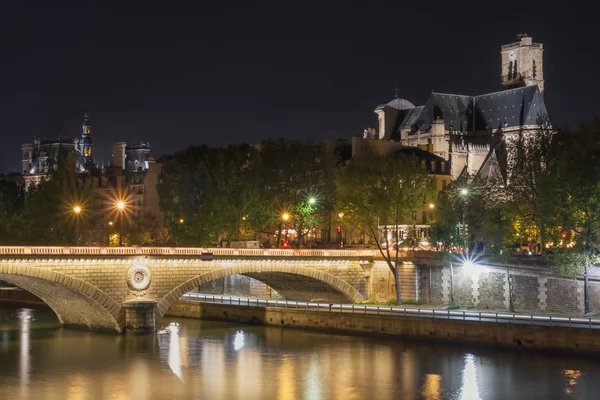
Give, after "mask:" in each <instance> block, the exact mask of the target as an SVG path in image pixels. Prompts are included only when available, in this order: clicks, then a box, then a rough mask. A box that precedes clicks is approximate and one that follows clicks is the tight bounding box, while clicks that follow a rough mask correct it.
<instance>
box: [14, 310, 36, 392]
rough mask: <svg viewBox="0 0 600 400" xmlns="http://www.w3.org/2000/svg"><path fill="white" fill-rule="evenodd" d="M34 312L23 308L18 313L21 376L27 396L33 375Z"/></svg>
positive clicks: (22, 386)
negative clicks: (31, 363) (30, 351)
mask: <svg viewBox="0 0 600 400" xmlns="http://www.w3.org/2000/svg"><path fill="white" fill-rule="evenodd" d="M32 311H33V310H30V309H29V308H23V309H21V310H19V311H18V312H17V318H18V320H19V330H20V333H19V344H20V352H19V376H20V378H21V394H22V395H24V396H26V395H27V391H28V389H29V378H30V374H31V365H30V354H29V347H30V346H31V337H30V333H31V322H32V320H33V315H32Z"/></svg>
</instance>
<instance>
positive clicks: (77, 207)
mask: <svg viewBox="0 0 600 400" xmlns="http://www.w3.org/2000/svg"><path fill="white" fill-rule="evenodd" d="M73 212H74V213H75V235H77V239H76V242H77V245H79V214H81V206H78V205H76V206H74V207H73Z"/></svg>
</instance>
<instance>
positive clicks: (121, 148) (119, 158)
mask: <svg viewBox="0 0 600 400" xmlns="http://www.w3.org/2000/svg"><path fill="white" fill-rule="evenodd" d="M126 146H127V143H125V142H119V143H114V144H113V153H112V161H113V165H114V166H115V167H116V168H120V169H125V147H126Z"/></svg>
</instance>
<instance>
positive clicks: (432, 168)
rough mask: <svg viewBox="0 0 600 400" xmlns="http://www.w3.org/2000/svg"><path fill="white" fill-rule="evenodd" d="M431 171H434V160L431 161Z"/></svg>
mask: <svg viewBox="0 0 600 400" xmlns="http://www.w3.org/2000/svg"><path fill="white" fill-rule="evenodd" d="M431 172H435V161H432V162H431Z"/></svg>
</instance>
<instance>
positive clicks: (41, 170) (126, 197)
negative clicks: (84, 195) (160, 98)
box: [5, 114, 162, 245]
mask: <svg viewBox="0 0 600 400" xmlns="http://www.w3.org/2000/svg"><path fill="white" fill-rule="evenodd" d="M92 150H93V140H92V126H91V123H90V120H89V116H88V115H87V114H85V115H84V119H83V123H82V125H81V132H80V135H79V137H75V138H64V139H63V138H56V139H40V138H34V140H33V143H26V144H23V145H21V155H22V158H21V175H20V176H19V177H18V178H19V179H18V182H17V183H19V184H22V185H24V187H25V190H28V189H29V188H31V187H32V186H35V185H38V184H40V183H41V182H42V180H43V179H44V178H45V177H47V175H48V173H49V172H50V171H51V170H52V168H55V166H56V165H57V161H58V158H59V157H60V156H63V157H67V156H68V155H70V154H75V155H76V157H75V162H76V170H77V188H78V189H79V190H80V191H82V192H83V191H89V190H90V189H91V190H92V191H93V192H94V194H93V196H91V198H93V199H94V200H93V203H92V204H88V205H87V206H86V208H87V209H88V211H90V212H92V213H93V214H94V215H93V217H91V218H90V219H89V223H88V224H87V226H88V229H87V231H86V232H85V236H86V237H85V238H84V239H83V240H82V241H81V243H85V244H90V245H91V244H95V245H105V244H108V241H109V240H108V238H109V235H114V233H115V232H120V229H119V228H120V226H119V223H120V221H119V218H117V216H116V215H115V202H116V201H117V200H123V201H124V202H125V203H126V206H127V209H126V210H125V213H126V216H127V218H126V221H124V223H125V224H126V226H127V227H128V228H134V227H136V226H138V225H139V224H150V223H154V224H160V223H161V222H162V214H161V212H160V208H159V201H158V192H157V190H156V185H157V183H158V180H159V176H160V172H161V169H162V164H161V163H157V162H156V161H155V159H154V157H153V156H152V155H151V152H150V143H146V142H142V143H139V144H135V145H128V144H127V143H125V142H119V143H115V144H113V146H112V150H113V151H112V159H111V161H110V162H109V163H108V165H107V166H105V165H104V164H103V163H102V164H100V163H99V162H97V161H95V159H94V158H93V151H92ZM7 179H8V178H5V180H7ZM11 179H12V180H14V177H11Z"/></svg>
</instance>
